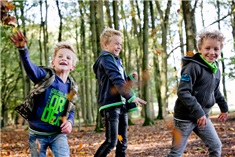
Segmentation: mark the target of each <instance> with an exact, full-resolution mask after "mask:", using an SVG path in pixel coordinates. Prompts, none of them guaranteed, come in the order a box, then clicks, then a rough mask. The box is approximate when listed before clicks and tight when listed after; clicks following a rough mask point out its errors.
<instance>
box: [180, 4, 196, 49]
mask: <svg viewBox="0 0 235 157" xmlns="http://www.w3.org/2000/svg"><path fill="white" fill-rule="evenodd" d="M197 2H198V1H195V4H194V8H192V6H191V0H189V1H182V9H183V15H184V23H185V32H186V46H187V47H186V50H187V52H189V51H194V50H197V46H196V25H195V6H196V4H197Z"/></svg>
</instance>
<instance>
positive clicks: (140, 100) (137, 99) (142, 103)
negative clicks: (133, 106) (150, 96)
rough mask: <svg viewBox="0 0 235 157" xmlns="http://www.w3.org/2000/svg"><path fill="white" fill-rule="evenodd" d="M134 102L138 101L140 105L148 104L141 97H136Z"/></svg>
mask: <svg viewBox="0 0 235 157" xmlns="http://www.w3.org/2000/svg"><path fill="white" fill-rule="evenodd" d="M132 102H134V103H137V104H138V105H145V104H147V101H144V100H143V99H140V98H139V97H135V99H134V100H133V101H132Z"/></svg>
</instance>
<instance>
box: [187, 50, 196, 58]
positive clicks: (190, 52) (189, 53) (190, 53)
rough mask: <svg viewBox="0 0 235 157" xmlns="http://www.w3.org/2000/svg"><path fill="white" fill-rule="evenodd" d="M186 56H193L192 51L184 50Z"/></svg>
mask: <svg viewBox="0 0 235 157" xmlns="http://www.w3.org/2000/svg"><path fill="white" fill-rule="evenodd" d="M186 56H188V57H192V56H194V53H193V51H188V52H186Z"/></svg>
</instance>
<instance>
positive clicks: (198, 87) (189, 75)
mask: <svg viewBox="0 0 235 157" xmlns="http://www.w3.org/2000/svg"><path fill="white" fill-rule="evenodd" d="M182 62H183V67H182V70H181V79H180V83H179V87H178V90H177V95H178V98H177V100H176V103H175V107H174V117H175V118H177V119H180V120H191V121H195V122H196V121H197V119H199V118H200V117H202V116H204V115H206V116H207V117H208V116H209V111H210V109H211V107H212V106H213V105H214V104H215V103H217V104H218V105H219V107H220V110H221V112H228V105H227V102H226V100H225V98H224V97H223V95H222V94H221V92H220V88H219V84H220V77H221V73H220V71H219V69H218V70H217V72H216V73H212V70H211V68H210V67H209V66H208V65H207V63H205V61H204V60H203V59H202V58H201V57H200V54H199V53H197V54H195V55H194V56H193V57H183V58H182ZM217 65H218V63H217Z"/></svg>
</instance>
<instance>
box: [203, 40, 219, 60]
mask: <svg viewBox="0 0 235 157" xmlns="http://www.w3.org/2000/svg"><path fill="white" fill-rule="evenodd" d="M221 49H222V47H221V42H220V41H218V40H217V39H210V38H209V39H203V41H202V45H201V47H200V48H199V51H200V53H201V54H202V56H203V57H204V58H205V59H206V60H207V61H208V62H209V63H212V62H214V61H215V60H216V59H217V58H218V57H219V55H220V53H221Z"/></svg>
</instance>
